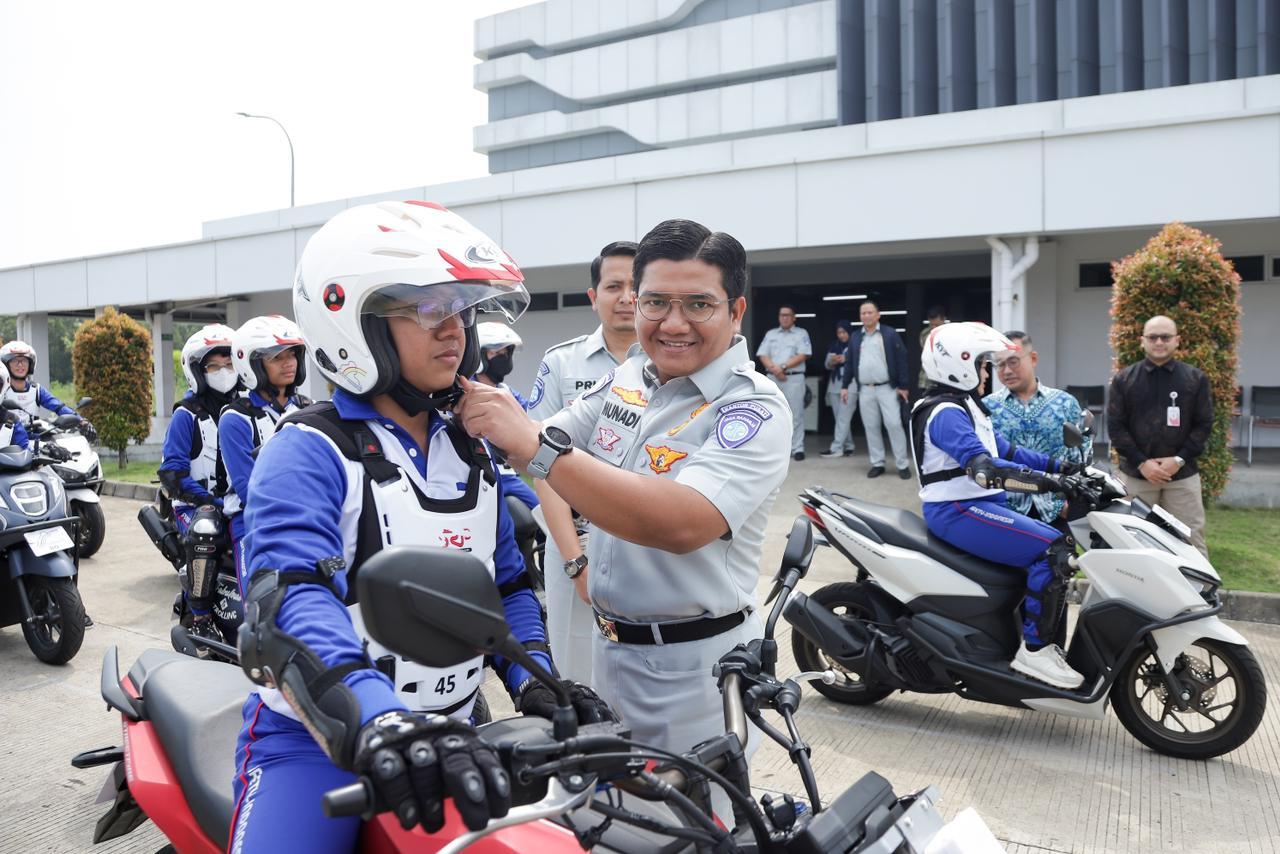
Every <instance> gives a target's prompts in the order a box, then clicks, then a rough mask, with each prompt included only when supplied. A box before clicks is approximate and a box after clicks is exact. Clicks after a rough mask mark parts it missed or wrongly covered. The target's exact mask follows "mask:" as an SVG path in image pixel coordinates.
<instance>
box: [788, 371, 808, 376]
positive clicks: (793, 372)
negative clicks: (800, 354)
mask: <svg viewBox="0 0 1280 854" xmlns="http://www.w3.org/2000/svg"><path fill="white" fill-rule="evenodd" d="M803 373H804V371H787V376H789V377H794V376H795V375H797V374H803Z"/></svg>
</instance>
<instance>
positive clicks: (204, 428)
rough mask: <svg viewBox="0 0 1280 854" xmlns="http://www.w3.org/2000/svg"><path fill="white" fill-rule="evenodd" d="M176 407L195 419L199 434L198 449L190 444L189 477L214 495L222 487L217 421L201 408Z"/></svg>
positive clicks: (179, 504) (178, 503)
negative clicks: (191, 451)
mask: <svg viewBox="0 0 1280 854" xmlns="http://www.w3.org/2000/svg"><path fill="white" fill-rule="evenodd" d="M178 406H179V407H180V408H182V409H185V410H187V412H188V413H190V414H191V417H192V418H193V419H195V422H196V424H195V426H196V431H197V432H198V434H199V445H200V447H199V449H198V450H196V449H195V445H196V442H194V441H193V442H192V443H191V444H192V448H193V451H194V453H193V454H192V457H191V467H190V469H189V471H190V472H191V477H192V479H194V480H196V481H197V482H199V484H200V485H201V486H203V487H204V488H205V489H207V490H208V491H209V492H210V493H213V494H215V495H216V494H217V491H218V488H219V487H220V486H221V485H222V483H221V480H222V472H221V471H219V468H220V466H219V461H218V419H216V418H214V417H213V416H212V415H210V414H209V413H208V412H206V411H205V410H204V408H203V407H199V408H198V410H199V411H197V410H196V409H193V408H191V407H190V406H186V405H184V403H179V404H178ZM174 504H175V505H176V506H183V507H185V506H186V503H185V502H181V501H175V502H174Z"/></svg>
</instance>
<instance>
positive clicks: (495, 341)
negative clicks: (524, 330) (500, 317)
mask: <svg viewBox="0 0 1280 854" xmlns="http://www.w3.org/2000/svg"><path fill="white" fill-rule="evenodd" d="M476 334H477V335H478V336H479V338H480V349H481V350H502V349H505V348H507V347H515V348H516V349H517V350H519V349H520V348H521V347H523V346H524V339H522V338H521V337H520V336H519V335H518V334H516V331H515V330H514V329H512V328H511V327H510V326H507V324H505V323H498V322H497V321H494V320H486V321H485V322H484V323H480V324H477V325H476Z"/></svg>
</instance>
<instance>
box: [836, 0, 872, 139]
mask: <svg viewBox="0 0 1280 854" xmlns="http://www.w3.org/2000/svg"><path fill="white" fill-rule="evenodd" d="M866 14H867V10H866V7H865V5H864V3H863V0H836V123H837V124H842V125H860V124H862V123H863V122H865V121H866V120H867V34H866Z"/></svg>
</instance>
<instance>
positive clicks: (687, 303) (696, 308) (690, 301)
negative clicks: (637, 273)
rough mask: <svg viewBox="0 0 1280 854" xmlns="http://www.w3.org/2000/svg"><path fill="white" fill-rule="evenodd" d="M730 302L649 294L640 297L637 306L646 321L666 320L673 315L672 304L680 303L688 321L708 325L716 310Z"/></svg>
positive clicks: (699, 297)
mask: <svg viewBox="0 0 1280 854" xmlns="http://www.w3.org/2000/svg"><path fill="white" fill-rule="evenodd" d="M728 301H729V300H727V299H712V298H711V297H708V296H702V295H701V294H698V295H694V296H688V297H682V298H676V297H670V296H667V295H666V294H655V293H647V294H641V295H640V297H639V299H637V300H636V306H637V307H638V308H639V309H640V315H641V316H642V317H643V318H644V319H645V320H665V319H666V317H667V315H668V314H670V313H671V304H672V303H677V302H678V303H680V310H681V311H682V312H684V316H685V318H686V319H688V320H690V321H691V322H693V323H706V322H707V321H708V320H710V319H711V317H712V315H714V314H715V313H716V309H717V308H719V307H720V306H721V305H723V304H724V303H727V302H728Z"/></svg>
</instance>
